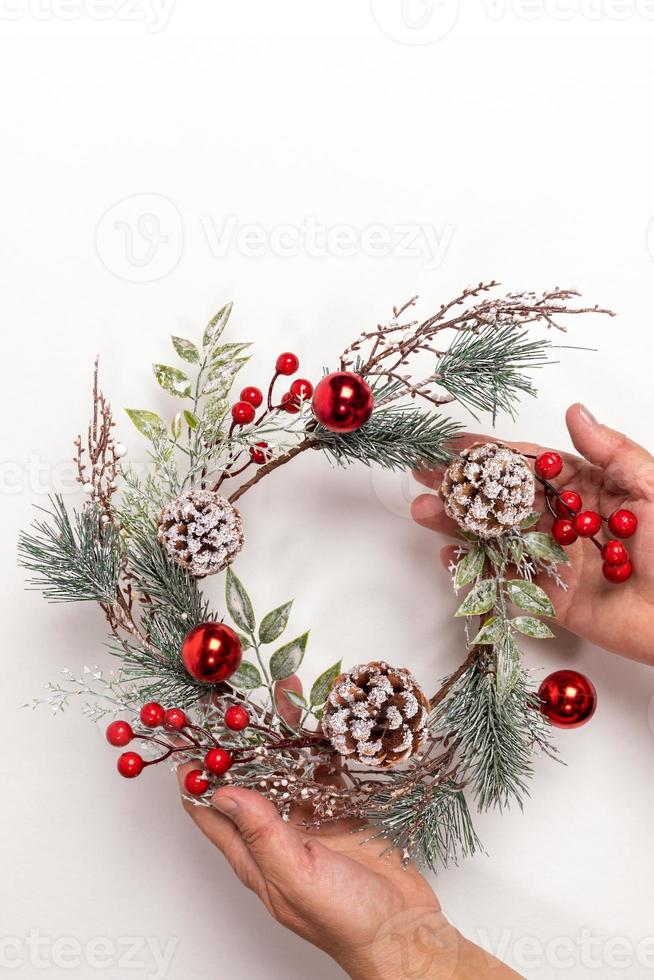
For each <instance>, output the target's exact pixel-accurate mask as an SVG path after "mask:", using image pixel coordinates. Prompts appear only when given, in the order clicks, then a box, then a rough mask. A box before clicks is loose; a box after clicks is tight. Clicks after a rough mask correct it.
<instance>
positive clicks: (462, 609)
mask: <svg viewBox="0 0 654 980" xmlns="http://www.w3.org/2000/svg"><path fill="white" fill-rule="evenodd" d="M496 592H497V580H496V579H494V578H483V579H482V580H481V582H477V584H476V585H475V586H474V587H473V588H472V589H470V592H469V593H468V595H467V596H466V597H465V599H464V600H463V602H462V603H461V605H460V606H459V608H458V609H457V611H456V612H455V613H454V615H455V616H481V615H482V613H487V612H490V610H491V609H492V608H493V603H494V602H495V595H496Z"/></svg>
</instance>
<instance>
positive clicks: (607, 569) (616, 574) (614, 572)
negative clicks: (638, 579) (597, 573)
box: [602, 559, 634, 585]
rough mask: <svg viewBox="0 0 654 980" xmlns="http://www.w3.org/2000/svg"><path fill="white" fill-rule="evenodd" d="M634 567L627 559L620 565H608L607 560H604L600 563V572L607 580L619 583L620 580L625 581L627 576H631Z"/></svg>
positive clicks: (615, 583)
mask: <svg viewBox="0 0 654 980" xmlns="http://www.w3.org/2000/svg"><path fill="white" fill-rule="evenodd" d="M633 570H634V567H633V565H632V564H631V562H630V561H629V559H627V561H625V562H623V563H622V564H621V565H609V563H608V562H604V564H603V565H602V574H603V576H604V578H605V579H606V580H607V582H612V583H613V584H614V585H620V584H621V583H622V582H626V581H627V579H628V578H631V575H632V573H633Z"/></svg>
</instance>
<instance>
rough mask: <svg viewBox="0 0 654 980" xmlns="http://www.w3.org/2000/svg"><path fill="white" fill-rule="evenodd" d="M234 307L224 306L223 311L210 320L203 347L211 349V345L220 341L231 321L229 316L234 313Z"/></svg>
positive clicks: (203, 338) (203, 339) (230, 305)
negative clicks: (228, 322)
mask: <svg viewBox="0 0 654 980" xmlns="http://www.w3.org/2000/svg"><path fill="white" fill-rule="evenodd" d="M232 305H233V304H232V303H228V304H227V306H223V308H222V310H218V312H217V313H216V315H215V316H214V317H213V318H212V319H211V320H209V323H208V324H207V326H206V329H205V331H204V336H203V337H202V346H203V347H205V348H206V347H211V345H212V344H214V343H215V342H216V341H217V340H218V338H219V337H220V335H221V333H222V332H223V330H224V329H225V327H226V326H227V321H228V320H229V316H230V314H231V312H232Z"/></svg>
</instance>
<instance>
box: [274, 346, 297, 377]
mask: <svg viewBox="0 0 654 980" xmlns="http://www.w3.org/2000/svg"><path fill="white" fill-rule="evenodd" d="M299 366H300V358H299V357H298V356H297V354H292V353H291V352H290V351H284V353H283V354H280V355H279V357H278V358H277V361H276V362H275V369H276V371H277V374H295V372H296V371H297V369H298V368H299Z"/></svg>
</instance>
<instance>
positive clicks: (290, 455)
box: [229, 436, 316, 504]
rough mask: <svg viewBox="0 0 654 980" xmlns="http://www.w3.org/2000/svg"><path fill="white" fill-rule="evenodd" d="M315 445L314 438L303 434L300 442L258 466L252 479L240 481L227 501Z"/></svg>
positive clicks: (245, 491) (237, 496)
mask: <svg viewBox="0 0 654 980" xmlns="http://www.w3.org/2000/svg"><path fill="white" fill-rule="evenodd" d="M315 445H316V440H315V439H311V438H310V437H309V436H305V437H304V439H303V440H302V442H299V443H298V444H297V446H293V448H292V449H289V450H288V452H285V453H283V455H281V456H278V457H277V459H273V460H271V461H270V462H269V463H265V464H264V465H263V466H260V467H259V469H258V470H257V472H256V473H255V475H254V476H253V477H252V479H250V480H248V481H247V483H242V484H241V486H240V487H239V488H238V490H235V491H234V493H233V494H232V495H231V497H230V498H229V502H230V503H231V504H233V503H234V502H235V501H236V500H238V499H239V497H242V496H243V494H244V493H247V491H248V490H249V489H250V487H253V486H254V485H255V483H258V482H259V480H262V479H263V478H264V476H267V475H268V474H269V473H272V471H273V470H276V469H277V467H279V466H283V465H284V463H288V462H290V461H291V460H292V459H295V457H296V456H299V454H300V453H303V452H304V450H305V449H310V448H311V447H312V446H315Z"/></svg>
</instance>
